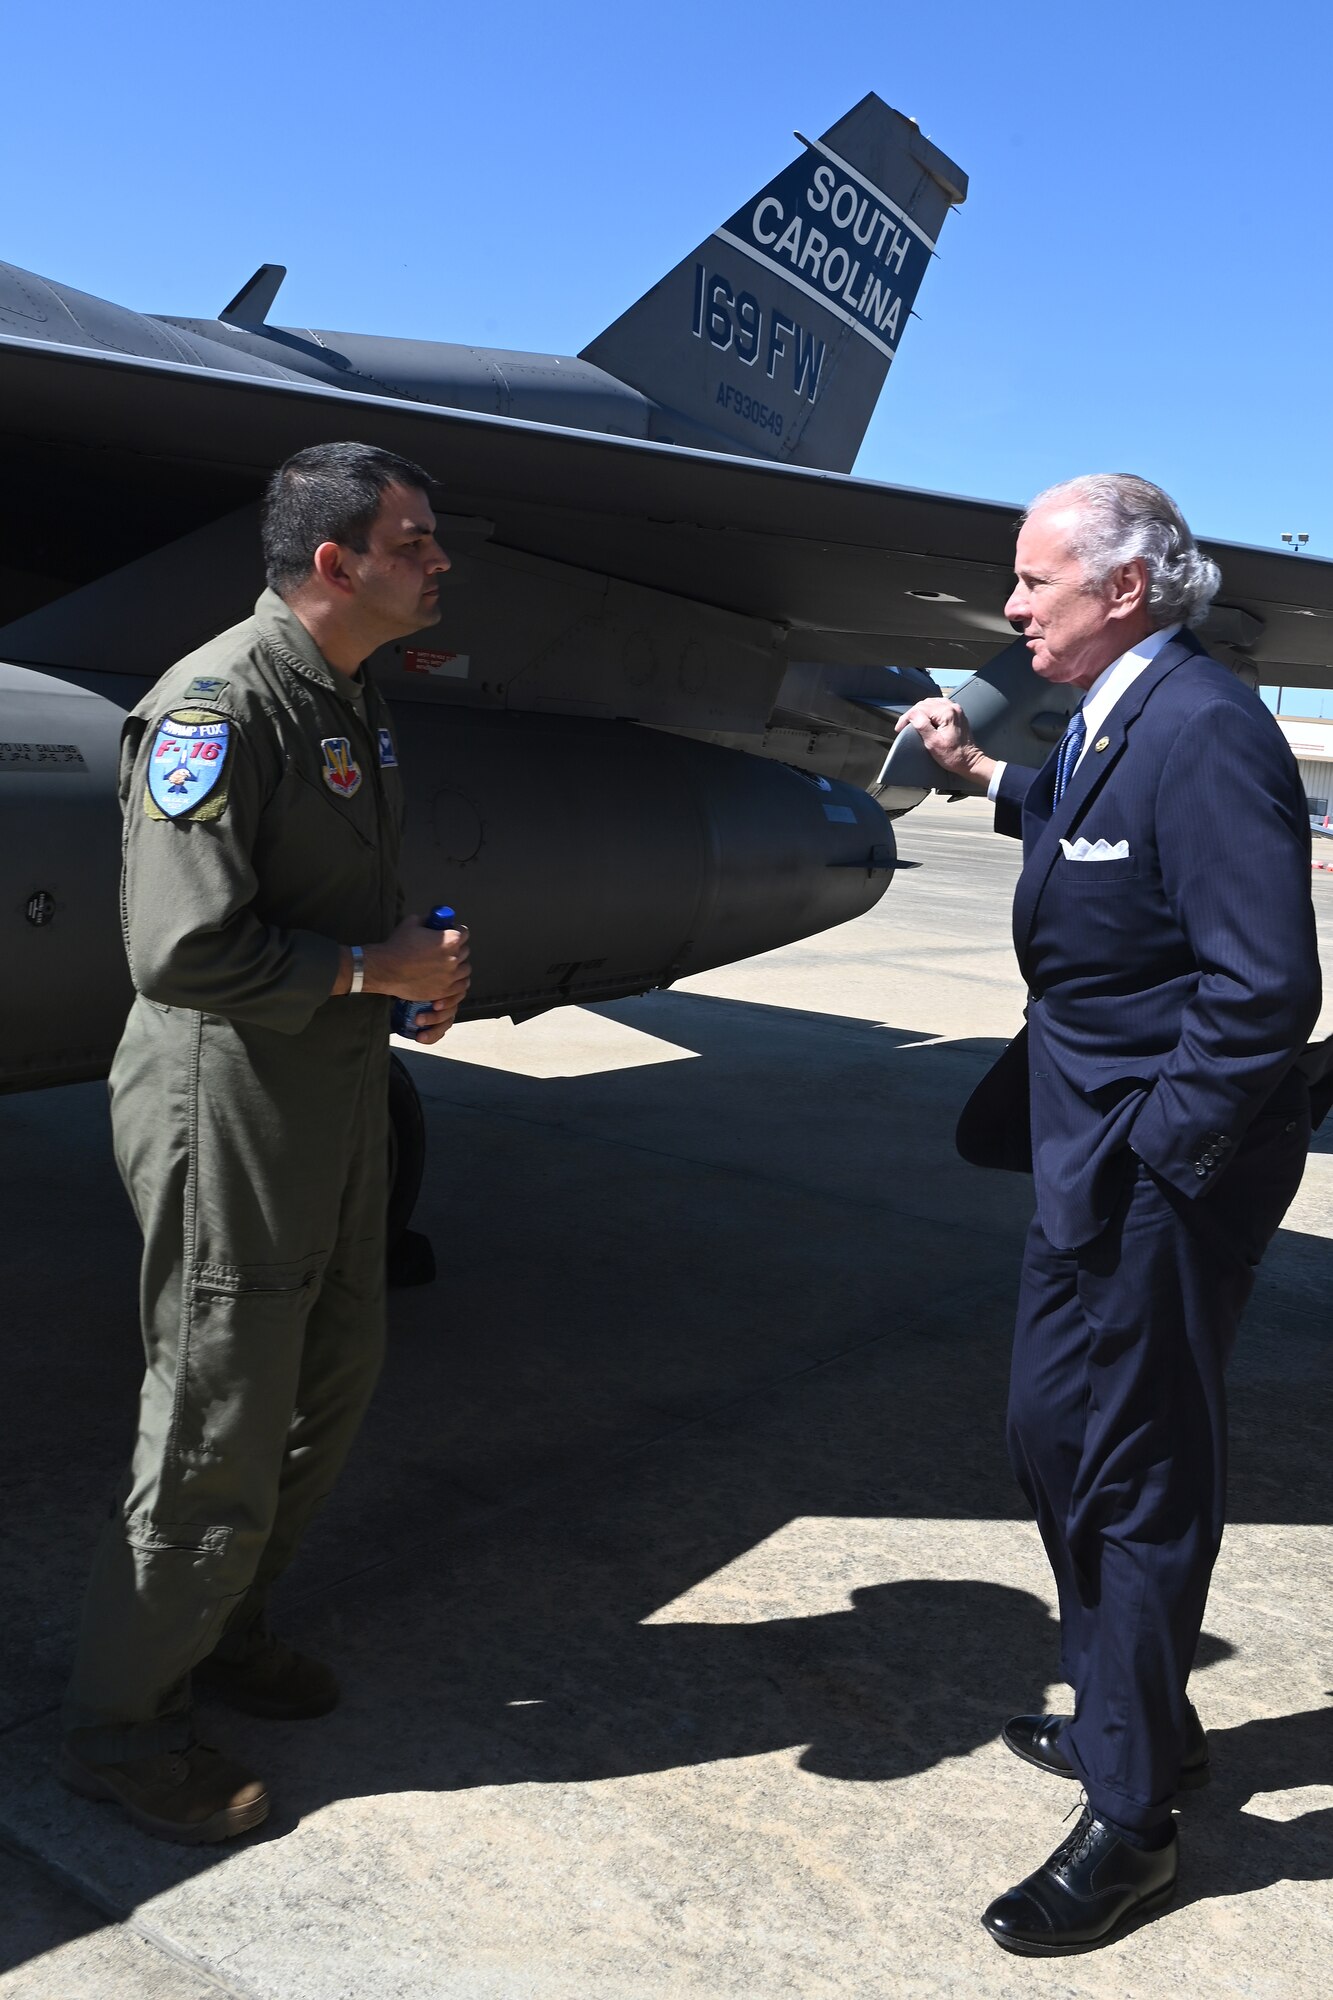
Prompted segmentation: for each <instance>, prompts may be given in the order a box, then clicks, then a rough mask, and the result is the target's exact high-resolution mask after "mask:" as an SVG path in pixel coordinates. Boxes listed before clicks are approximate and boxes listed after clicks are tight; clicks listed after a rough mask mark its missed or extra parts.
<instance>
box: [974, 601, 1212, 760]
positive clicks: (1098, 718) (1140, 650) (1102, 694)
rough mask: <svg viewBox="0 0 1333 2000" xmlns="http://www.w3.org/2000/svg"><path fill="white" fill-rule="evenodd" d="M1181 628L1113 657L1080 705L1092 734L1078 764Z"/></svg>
mask: <svg viewBox="0 0 1333 2000" xmlns="http://www.w3.org/2000/svg"><path fill="white" fill-rule="evenodd" d="M1180 629H1181V628H1180V625H1179V624H1175V625H1164V626H1163V627H1162V629H1161V631H1160V632H1150V633H1149V634H1148V636H1147V638H1146V639H1140V641H1139V643H1138V645H1137V646H1132V647H1131V648H1130V650H1129V652H1127V653H1122V654H1121V655H1120V658H1119V659H1118V660H1112V662H1111V664H1110V666H1109V667H1103V669H1102V671H1101V672H1100V673H1099V674H1098V676H1097V678H1096V680H1095V681H1094V682H1093V684H1092V686H1091V687H1090V688H1089V689H1088V691H1087V693H1086V694H1085V695H1084V697H1083V700H1082V702H1081V703H1080V704H1079V705H1080V707H1081V708H1082V710H1083V720H1084V723H1085V724H1086V726H1087V732H1088V733H1087V735H1086V736H1085V737H1084V739H1083V748H1082V749H1081V750H1080V752H1079V757H1078V764H1081V763H1082V762H1083V759H1084V758H1085V757H1086V756H1087V754H1088V750H1089V748H1090V746H1091V744H1092V739H1093V737H1094V736H1095V735H1096V733H1097V731H1098V730H1099V729H1100V728H1101V726H1102V724H1103V723H1104V722H1105V721H1106V719H1107V717H1108V716H1109V715H1110V713H1111V710H1112V709H1113V708H1114V707H1115V705H1116V703H1117V702H1118V701H1119V699H1120V697H1121V695H1122V694H1123V693H1124V692H1125V689H1126V688H1127V687H1131V686H1132V685H1133V683H1134V682H1135V681H1136V680H1137V679H1138V677H1139V675H1140V674H1141V673H1142V672H1143V669H1144V668H1145V667H1149V666H1151V665H1152V663H1153V661H1154V660H1155V659H1156V658H1157V655H1158V654H1159V653H1160V652H1161V650H1162V648H1163V646H1165V645H1166V643H1167V641H1168V640H1169V639H1174V638H1175V636H1176V634H1177V632H1179V630H1180ZM1078 764H1075V766H1074V770H1075V771H1077V769H1078ZM1004 770H1005V766H1004V763H1003V761H1001V762H1000V763H997V764H996V766H995V769H994V771H993V773H992V774H991V781H990V783H989V785H988V786H987V787H986V797H987V798H988V799H993V798H994V797H995V795H996V793H997V792H998V791H999V789H1000V779H1001V778H1002V777H1003V776H1004Z"/></svg>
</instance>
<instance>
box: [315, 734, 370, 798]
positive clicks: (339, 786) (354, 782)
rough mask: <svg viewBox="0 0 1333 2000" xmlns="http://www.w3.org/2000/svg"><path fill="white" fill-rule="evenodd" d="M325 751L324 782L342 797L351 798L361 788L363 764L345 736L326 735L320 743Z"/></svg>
mask: <svg viewBox="0 0 1333 2000" xmlns="http://www.w3.org/2000/svg"><path fill="white" fill-rule="evenodd" d="M319 747H320V749H321V750H322V751H323V752H324V782H325V784H326V785H327V786H328V788H329V790H330V791H331V792H333V793H335V794H336V795H337V797H338V798H340V799H350V798H352V797H354V796H355V794H356V793H357V792H359V791H360V789H361V766H360V765H359V764H358V763H357V761H356V759H355V758H354V757H353V755H352V746H351V743H350V742H349V741H348V739H347V737H345V736H326V737H325V738H324V740H323V741H322V743H321V744H320V746H319Z"/></svg>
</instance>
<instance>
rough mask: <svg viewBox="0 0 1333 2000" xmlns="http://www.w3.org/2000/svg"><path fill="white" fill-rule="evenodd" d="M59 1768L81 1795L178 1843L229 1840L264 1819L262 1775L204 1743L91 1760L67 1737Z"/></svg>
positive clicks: (142, 1828)
mask: <svg viewBox="0 0 1333 2000" xmlns="http://www.w3.org/2000/svg"><path fill="white" fill-rule="evenodd" d="M58 1775H59V1777H60V1781H61V1783H62V1784H64V1785H68V1787H69V1789H70V1790H71V1791H72V1792H78V1793H79V1795H80V1796H81V1797H82V1798H85V1799H98V1800H108V1801H110V1802H111V1803H112V1804H113V1805H118V1806H119V1807H120V1808H121V1810H122V1812H124V1813H125V1814H126V1815H127V1816H128V1818H130V1819H131V1820H133V1822H134V1824H135V1826H137V1827H138V1828H139V1829H140V1831H141V1832H143V1833H151V1834H152V1836H153V1838H154V1839H155V1840H174V1841H177V1842H179V1843H180V1845H181V1846H182V1847H197V1846H203V1845H204V1844H205V1843H207V1842H209V1841H214V1840H234V1839H235V1838H236V1836H237V1834H239V1833H249V1831H250V1829H251V1827H255V1826H258V1825H259V1823H260V1821H261V1820H264V1819H267V1818H268V1806H269V1798H268V1792H267V1790H266V1788H265V1786H264V1784H263V1781H262V1780H261V1779H259V1778H253V1777H251V1775H250V1773H249V1772H248V1771H246V1770H243V1769H242V1768H241V1766H240V1765H239V1764H234V1763H233V1762H232V1761H231V1759H230V1758H229V1757H224V1756H223V1755H222V1753H221V1751H218V1750H212V1749H210V1748H209V1746H208V1744H206V1743H192V1744H191V1745H190V1747H189V1749H188V1750H168V1751H164V1752H162V1753H161V1754H160V1755H158V1756H156V1757H136V1758H133V1759H132V1760H131V1761H129V1762H128V1763H124V1764H92V1763H89V1762H87V1761H86V1760H85V1759H84V1758H82V1757H80V1756H79V1754H78V1752H77V1751H76V1750H72V1749H71V1748H70V1746H69V1744H68V1743H67V1744H65V1745H64V1747H63V1749H62V1750H61V1752H60V1764H59V1770H58Z"/></svg>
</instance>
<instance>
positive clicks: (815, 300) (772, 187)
mask: <svg viewBox="0 0 1333 2000" xmlns="http://www.w3.org/2000/svg"><path fill="white" fill-rule="evenodd" d="M800 136H801V135H800V134H799V133H798V134H797V137H798V138H800ZM802 146H803V148H804V150H803V151H802V153H801V154H800V156H799V157H798V158H797V159H795V160H793V161H792V163H791V165H790V166H788V167H785V168H784V169H783V170H782V172H781V173H780V174H778V176H777V178H776V179H775V180H772V181H770V182H769V184H768V186H767V187H765V188H762V189H761V190H760V192H759V193H758V194H757V195H755V196H754V197H753V198H752V199H751V200H750V201H749V202H747V203H746V205H745V206H744V207H743V208H741V209H738V210H737V212H736V213H735V214H734V215H733V216H731V217H730V218H729V220H728V221H726V222H725V223H723V225H722V226H721V228H719V229H716V230H715V231H714V232H713V234H712V235H711V236H710V237H709V238H708V240H707V242H706V243H704V244H702V245H701V246H700V248H699V249H698V250H696V251H695V252H694V253H693V255H691V256H689V257H686V258H684V259H683V260H682V262H681V263H679V264H677V265H676V267H675V269H674V270H673V271H669V272H668V273H667V275H666V277H664V278H663V279H661V280H660V281H659V283H657V284H656V285H654V286H653V288H652V290H651V291H650V292H647V293H645V295H644V296H643V298H641V299H640V300H639V301H638V303H637V304H635V305H633V306H631V307H630V309H629V311H628V312H626V313H622V315H621V317H620V318H619V319H618V320H616V321H615V323H614V325H612V326H609V327H608V328H607V330H606V332H605V333H602V334H599V335H598V336H597V338H596V339H595V340H594V341H592V342H591V343H590V344H589V345H588V346H587V347H585V348H584V349H583V352H582V355H581V357H580V358H581V359H582V360H585V361H591V362H593V363H594V364H595V365H596V366H597V367H599V368H603V369H605V370H606V371H607V373H608V374H610V375H614V376H616V377H617V378H618V379H619V380H620V381H622V382H627V383H629V384H630V386H631V387H633V388H635V389H638V390H639V391H641V393H642V394H644V395H645V396H648V397H650V398H651V399H652V400H653V402H655V403H656V404H657V405H658V409H659V419H658V421H657V422H655V424H654V430H653V434H654V435H655V436H657V437H660V438H662V439H664V440H669V441H670V442H672V443H675V444H690V445H702V446H705V447H711V448H712V449H714V450H728V449H729V450H734V451H741V452H746V453H748V454H752V455H754V456H757V457H763V458H776V459H784V460H787V461H789V462H791V463H792V464H796V465H815V466H822V467H824V468H826V469H828V470H830V471H836V472H848V471H850V470H851V467H852V463H853V461H854V460H855V457H856V454H857V451H858V450H859V449H860V444H861V440H862V438H863V437H864V436H865V432H866V427H867V425H868V424H869V422H870V418H871V414H872V412H873V410H874V407H875V403H876V400H877V399H878V396H879V392H880V390H881V389H882V388H883V386H884V378H885V376H886V375H887V374H888V371H889V366H890V363H891V362H892V360H893V357H894V354H895V353H896V351H897V346H898V342H899V340H900V339H901V338H902V334H903V329H904V328H905V326H906V324H907V320H908V317H909V315H910V313H911V310H912V302H913V300H914V299H915V297H916V294H917V290H918V288H919V286H920V284H921V280H922V277H923V276H924V274H925V270H926V266H927V265H928V264H929V262H930V259H931V257H932V255H933V254H934V250H935V244H936V240H937V238H938V235H939V231H940V227H941V225H942V223H943V221H944V218H945V216H946V215H947V214H948V212H949V210H950V208H951V207H953V206H954V205H955V204H956V203H959V202H961V201H963V200H964V199H965V198H966V195H967V176H966V175H965V174H963V173H962V172H961V171H960V170H959V169H958V168H957V167H956V166H955V165H954V163H953V161H952V160H950V159H948V158H946V156H945V155H944V154H943V153H942V152H940V150H939V148H938V147H937V146H933V145H932V144H931V142H930V140H929V139H927V138H926V137H925V136H924V134H923V133H921V132H920V131H919V130H918V129H917V126H916V125H915V123H914V122H913V121H912V120H911V119H910V118H904V117H903V115H902V113H901V112H898V111H893V110H891V109H890V108H889V106H888V105H887V104H885V103H884V101H883V100H882V98H879V97H876V96H875V95H874V93H873V92H871V93H870V95H869V96H866V97H863V98H862V100H861V102H860V103H859V104H858V105H857V106H856V107H855V108H854V109H853V110H851V111H849V112H848V113H847V115H846V117H845V118H840V119H839V120H838V122H837V124H836V125H834V126H833V127H832V128H831V129H830V130H829V131H827V132H826V133H825V134H824V136H823V138H822V139H817V140H808V139H803V140H802Z"/></svg>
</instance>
